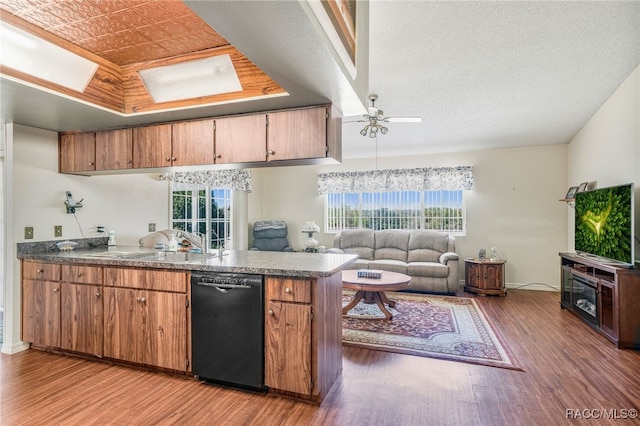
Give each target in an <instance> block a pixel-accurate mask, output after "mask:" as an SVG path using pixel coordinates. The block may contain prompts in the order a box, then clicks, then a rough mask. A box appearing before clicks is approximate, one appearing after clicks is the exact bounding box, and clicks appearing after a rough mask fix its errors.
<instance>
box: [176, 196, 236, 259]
mask: <svg viewBox="0 0 640 426" xmlns="http://www.w3.org/2000/svg"><path fill="white" fill-rule="evenodd" d="M171 194H172V196H171V211H172V216H171V227H172V228H173V229H180V230H182V231H187V232H192V233H198V234H200V235H204V236H205V238H206V241H207V242H208V247H209V248H210V249H211V248H218V247H219V246H220V245H221V244H222V245H224V246H225V247H226V246H227V244H228V243H229V242H230V241H231V237H232V235H231V230H232V229H233V228H232V214H231V212H232V200H231V198H232V197H231V195H232V190H231V189H220V188H210V187H207V186H205V185H191V186H190V187H189V188H185V187H184V185H178V184H172V188H171Z"/></svg>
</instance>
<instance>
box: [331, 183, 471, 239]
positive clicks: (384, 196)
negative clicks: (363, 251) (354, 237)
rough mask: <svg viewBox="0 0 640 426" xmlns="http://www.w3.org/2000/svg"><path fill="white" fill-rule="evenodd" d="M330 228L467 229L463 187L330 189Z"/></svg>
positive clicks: (453, 231)
mask: <svg viewBox="0 0 640 426" xmlns="http://www.w3.org/2000/svg"><path fill="white" fill-rule="evenodd" d="M326 197H327V199H326V214H325V218H326V221H327V222H326V231H327V232H339V231H341V230H343V229H356V228H365V229H374V230H380V229H432V230H437V231H443V232H447V233H449V234H452V235H464V233H465V203H464V191H463V190H448V191H447V190H443V191H391V192H360V193H329V194H327V195H326Z"/></svg>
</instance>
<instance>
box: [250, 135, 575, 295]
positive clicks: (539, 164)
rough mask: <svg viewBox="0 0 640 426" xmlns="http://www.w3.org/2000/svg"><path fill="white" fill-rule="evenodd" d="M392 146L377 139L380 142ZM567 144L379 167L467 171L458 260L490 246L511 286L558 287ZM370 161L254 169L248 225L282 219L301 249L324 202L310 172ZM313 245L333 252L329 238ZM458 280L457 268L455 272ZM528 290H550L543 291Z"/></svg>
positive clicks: (392, 161)
mask: <svg viewBox="0 0 640 426" xmlns="http://www.w3.org/2000/svg"><path fill="white" fill-rule="evenodd" d="M387 141H388V143H393V141H392V140H391V139H385V137H382V138H380V140H379V143H387ZM566 162H567V145H548V146H539V147H531V148H513V149H501V150H492V151H475V152H462V153H451V154H438V155H425V156H412V157H396V158H384V159H379V160H378V168H380V169H388V168H403V167H405V168H411V167H438V166H459V165H462V166H468V165H470V166H473V167H474V180H475V188H474V190H473V191H471V192H469V193H468V195H467V235H466V237H459V238H458V239H457V250H458V252H459V254H460V255H461V256H462V257H471V256H477V253H478V250H479V249H480V248H485V249H487V250H488V249H489V248H491V247H494V246H495V247H497V248H498V249H499V251H500V255H501V256H503V257H504V258H505V259H507V262H508V263H507V269H506V281H507V283H509V284H510V286H511V287H514V286H519V285H523V284H530V283H543V284H547V285H550V286H552V287H555V288H558V287H559V272H558V265H559V260H558V252H560V251H563V250H566V248H567V247H566V235H567V225H566V221H567V220H566V209H567V207H566V205H565V204H562V203H560V202H558V200H559V199H560V198H562V197H563V196H564V194H565V192H566V182H567V171H566ZM375 167H376V161H375V159H368V160H365V159H363V160H351V161H349V160H345V161H344V162H343V164H341V165H335V166H304V167H279V168H268V169H253V170H252V173H253V180H254V191H253V192H252V193H251V194H250V196H249V210H250V211H249V221H250V222H254V221H256V220H261V219H282V220H286V221H287V223H288V226H289V242H290V243H291V245H292V246H293V247H294V248H295V249H302V248H304V241H305V239H306V234H303V233H302V232H301V228H302V226H303V225H304V224H305V222H307V221H315V222H316V223H318V224H319V225H320V226H321V228H322V229H323V225H324V197H322V196H319V195H317V191H316V187H317V174H318V172H324V171H339V170H367V169H372V168H373V169H375ZM315 237H316V239H317V240H318V241H319V242H320V244H322V245H325V246H327V247H331V246H332V242H333V234H326V233H324V232H321V233H320V234H317V235H316V236H315ZM460 272H461V277H462V276H463V273H464V271H463V268H461V271H460ZM528 288H540V289H549V288H547V287H544V286H529V287H528Z"/></svg>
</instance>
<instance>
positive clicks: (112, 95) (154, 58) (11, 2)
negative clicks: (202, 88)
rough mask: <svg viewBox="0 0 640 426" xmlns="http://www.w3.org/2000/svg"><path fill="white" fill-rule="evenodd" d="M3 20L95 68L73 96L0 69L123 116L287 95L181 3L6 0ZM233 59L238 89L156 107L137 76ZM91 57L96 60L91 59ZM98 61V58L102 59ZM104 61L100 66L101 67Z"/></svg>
mask: <svg viewBox="0 0 640 426" xmlns="http://www.w3.org/2000/svg"><path fill="white" fill-rule="evenodd" d="M0 9H2V10H3V12H9V13H2V15H0V18H1V19H2V20H3V21H5V22H8V23H10V24H12V25H14V26H17V27H19V28H21V29H23V30H25V31H27V32H30V33H33V34H35V35H38V36H40V37H42V38H45V39H47V40H48V41H50V42H52V43H54V44H57V45H60V46H61V47H64V48H66V49H67V50H71V51H74V53H76V54H79V55H81V56H85V57H88V59H90V60H94V61H96V57H97V58H98V59H99V60H98V62H99V65H100V69H99V70H98V72H97V73H96V77H94V81H92V82H91V83H90V84H89V87H88V89H87V90H86V92H87V93H77V92H76V93H74V92H73V91H70V90H64V89H62V88H59V87H55V85H52V84H47V83H46V82H43V81H38V80H37V79H32V78H29V76H26V75H24V74H19V73H15V72H12V71H11V69H7V68H6V67H3V68H2V71H3V72H4V73H6V74H8V75H12V76H13V77H16V78H18V79H22V80H27V81H29V82H30V83H35V84H36V85H39V86H44V87H45V88H47V89H52V90H54V91H58V92H62V93H64V94H66V95H69V96H72V97H76V98H79V99H82V100H85V101H88V102H92V103H95V104H98V105H100V106H103V107H107V108H109V109H113V110H115V111H118V112H123V113H137V112H145V111H151V110H162V109H175V108H182V107H188V106H194V105H203V104H215V103H227V102H234V101H241V100H244V99H255V98H259V97H263V96H270V95H282V94H286V92H285V91H284V89H282V88H281V87H280V86H279V85H278V84H277V83H275V82H274V81H273V80H271V78H270V77H268V76H267V75H266V74H264V73H263V72H262V71H261V70H259V69H258V68H257V67H256V66H255V65H253V64H252V63H251V61H249V60H248V59H247V58H246V57H244V56H243V55H242V54H241V53H240V52H238V51H237V50H236V49H235V48H234V47H233V46H231V45H230V44H229V42H227V40H225V39H224V38H223V37H222V36H221V35H220V34H218V33H217V32H216V31H215V30H214V29H213V28H211V26H209V25H208V24H207V23H206V22H204V21H203V20H202V19H201V18H200V17H199V16H198V15H196V14H195V13H193V12H192V11H191V9H190V8H189V7H187V6H186V5H185V4H184V3H183V2H182V1H176V0H163V1H141V0H82V1H78V0H7V1H2V2H0ZM219 54H230V55H231V57H232V59H233V63H234V67H235V68H236V72H237V73H238V74H239V75H240V77H239V78H240V79H241V83H242V86H243V90H242V91H241V92H234V93H232V94H223V95H212V96H206V97H201V98H196V99H191V100H187V101H181V102H165V103H163V104H156V103H155V102H153V100H152V99H151V98H150V97H149V94H148V93H146V90H145V89H144V87H143V86H142V82H141V81H140V79H139V76H138V74H137V71H139V70H141V69H145V68H151V67H157V66H162V65H169V64H175V63H178V62H184V61H189V60H194V59H201V58H203V57H210V56H217V55H219ZM92 55H95V57H93V58H92ZM100 60H101V61H100ZM100 62H101V63H100Z"/></svg>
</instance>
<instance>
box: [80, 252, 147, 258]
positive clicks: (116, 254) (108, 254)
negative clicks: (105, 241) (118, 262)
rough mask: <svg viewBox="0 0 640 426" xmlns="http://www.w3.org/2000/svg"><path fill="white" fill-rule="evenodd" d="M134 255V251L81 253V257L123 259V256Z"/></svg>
mask: <svg viewBox="0 0 640 426" xmlns="http://www.w3.org/2000/svg"><path fill="white" fill-rule="evenodd" d="M136 254H139V253H136ZM145 254H147V253H145ZM134 255H135V254H134V253H131V252H128V251H105V252H101V253H87V254H84V255H82V257H95V258H102V259H123V258H128V257H130V256H134Z"/></svg>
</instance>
